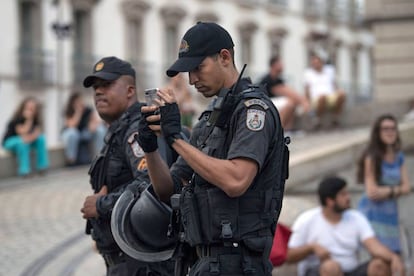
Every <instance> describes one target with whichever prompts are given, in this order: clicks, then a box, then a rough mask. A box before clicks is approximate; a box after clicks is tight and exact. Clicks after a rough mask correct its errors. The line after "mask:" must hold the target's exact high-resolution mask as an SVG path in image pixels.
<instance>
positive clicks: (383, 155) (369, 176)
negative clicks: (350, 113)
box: [358, 114, 410, 253]
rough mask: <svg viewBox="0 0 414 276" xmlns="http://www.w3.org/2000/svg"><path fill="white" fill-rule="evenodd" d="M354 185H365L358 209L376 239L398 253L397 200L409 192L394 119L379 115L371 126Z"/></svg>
mask: <svg viewBox="0 0 414 276" xmlns="http://www.w3.org/2000/svg"><path fill="white" fill-rule="evenodd" d="M358 181H359V183H363V184H364V185H365V193H364V195H363V196H362V198H361V200H360V202H359V205H358V209H359V210H360V211H362V213H364V214H365V215H366V217H367V218H368V220H369V221H370V222H371V224H372V226H373V228H374V230H375V234H376V236H377V237H378V239H379V240H380V241H381V242H382V243H383V244H384V245H386V246H387V247H388V248H389V249H391V250H392V251H394V252H396V253H401V243H400V236H399V219H398V204H397V199H398V198H399V197H400V196H402V195H406V194H408V193H409V192H410V182H409V179H408V173H407V167H406V165H405V163H404V154H403V152H402V151H401V138H400V134H399V131H398V125H397V120H396V119H395V118H394V116H392V115H389V114H386V115H382V116H380V117H379V118H378V119H377V120H376V122H375V123H374V125H373V128H372V131H371V138H370V141H369V144H368V147H367V149H366V150H365V151H364V153H363V154H362V156H361V159H360V162H359V166H358Z"/></svg>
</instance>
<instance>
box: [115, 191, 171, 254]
mask: <svg viewBox="0 0 414 276" xmlns="http://www.w3.org/2000/svg"><path fill="white" fill-rule="evenodd" d="M171 214H172V210H171V208H170V207H169V206H168V205H166V204H165V203H163V202H161V201H159V200H158V199H157V197H156V195H155V194H154V190H153V188H152V186H151V185H150V186H148V187H147V188H146V189H145V190H143V191H142V193H139V192H135V191H132V190H131V189H126V190H125V192H123V193H122V195H121V196H120V197H119V199H118V201H117V202H116V204H115V206H114V209H113V210H112V217H111V229H112V234H113V236H114V239H115V241H116V243H117V244H118V246H119V247H120V248H121V250H122V251H123V252H125V253H126V254H128V255H129V256H131V257H132V258H135V259H137V260H139V261H144V262H159V261H165V260H168V259H169V258H171V256H172V255H173V253H174V249H175V244H176V239H174V238H170V237H168V236H167V232H168V226H169V224H170V218H171Z"/></svg>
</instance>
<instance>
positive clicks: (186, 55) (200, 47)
mask: <svg viewBox="0 0 414 276" xmlns="http://www.w3.org/2000/svg"><path fill="white" fill-rule="evenodd" d="M233 47H234V43H233V40H232V39H231V36H230V34H229V33H228V32H227V31H226V30H225V29H224V28H223V27H221V26H220V25H218V24H216V23H213V22H198V23H197V24H196V25H194V26H193V27H191V28H190V29H189V30H188V31H187V32H186V33H185V34H184V37H183V39H182V40H181V44H180V49H179V50H178V59H177V60H176V61H175V63H174V64H173V65H171V66H170V68H169V69H168V70H167V76H169V77H174V76H175V75H177V74H178V73H179V72H189V71H191V70H194V69H195V68H196V67H197V66H198V65H200V63H201V62H202V61H203V60H204V59H205V58H206V57H208V56H211V55H214V54H216V53H219V52H220V50H221V49H231V48H233Z"/></svg>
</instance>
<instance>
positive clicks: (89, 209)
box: [81, 185, 108, 219]
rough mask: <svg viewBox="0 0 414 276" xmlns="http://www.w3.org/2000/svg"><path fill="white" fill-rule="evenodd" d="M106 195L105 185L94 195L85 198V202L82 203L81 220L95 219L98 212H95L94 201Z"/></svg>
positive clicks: (106, 188)
mask: <svg viewBox="0 0 414 276" xmlns="http://www.w3.org/2000/svg"><path fill="white" fill-rule="evenodd" d="M107 194H108V187H107V186H106V185H104V186H102V188H101V190H100V191H99V192H98V193H97V194H94V195H91V196H87V197H86V199H85V202H84V203H83V208H82V209H81V212H82V213H83V218H84V219H88V218H97V217H98V211H97V210H96V201H97V200H98V198H99V197H101V196H104V195H107Z"/></svg>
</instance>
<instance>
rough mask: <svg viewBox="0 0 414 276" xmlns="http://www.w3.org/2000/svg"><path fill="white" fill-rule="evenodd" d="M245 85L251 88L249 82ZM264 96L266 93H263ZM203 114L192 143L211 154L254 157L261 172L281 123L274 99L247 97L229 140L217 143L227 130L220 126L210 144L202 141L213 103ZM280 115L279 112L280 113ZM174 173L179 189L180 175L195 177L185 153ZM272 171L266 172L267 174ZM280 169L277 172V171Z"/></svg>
mask: <svg viewBox="0 0 414 276" xmlns="http://www.w3.org/2000/svg"><path fill="white" fill-rule="evenodd" d="M243 88H247V87H246V85H245V86H244V87H243ZM263 97H266V96H265V95H264V94H263ZM213 105H214V102H212V104H210V106H209V108H208V109H207V110H206V111H205V112H204V113H203V114H202V115H201V116H200V120H199V121H198V123H197V124H196V125H195V126H194V128H193V130H192V135H191V138H190V143H191V144H192V145H193V146H195V147H197V148H199V149H200V148H202V149H201V150H202V151H203V152H205V153H206V154H208V155H209V156H212V157H216V158H220V159H235V158H249V159H251V160H254V161H255V162H256V163H257V165H258V168H259V174H260V172H261V170H262V168H263V166H264V164H265V161H266V159H268V158H269V154H268V153H269V151H270V150H269V149H270V147H272V143H273V141H275V139H276V138H275V137H276V136H277V135H276V131H277V123H276V119H275V115H274V114H272V112H276V111H272V110H271V107H270V101H269V100H268V103H266V102H265V101H264V100H261V99H244V100H242V101H240V102H239V104H238V105H237V107H236V108H235V110H234V112H233V113H232V117H231V120H230V124H229V127H228V133H227V141H228V142H227V143H225V144H223V143H221V144H220V145H218V144H216V142H215V141H216V140H217V139H219V140H223V135H226V134H225V130H222V129H218V128H216V129H215V130H213V132H212V133H211V134H210V136H209V138H208V139H207V141H206V146H204V147H203V146H202V145H201V144H202V143H203V141H204V140H205V138H206V136H207V135H208V134H209V131H210V128H209V127H207V120H208V117H209V114H210V113H211V110H212V108H211V106H213ZM276 116H277V115H276ZM171 173H172V176H173V178H174V180H175V185H176V187H175V189H176V192H179V191H180V188H181V187H180V186H181V183H180V181H178V180H180V179H184V180H186V181H188V180H190V179H191V176H192V174H193V170H192V168H191V167H189V166H188V164H187V163H186V162H185V160H184V159H183V158H181V157H179V158H178V159H177V162H176V163H175V164H174V165H173V166H172V169H171ZM269 173H270V174H271V172H266V174H269ZM275 173H277V172H275Z"/></svg>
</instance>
